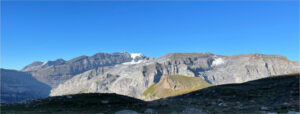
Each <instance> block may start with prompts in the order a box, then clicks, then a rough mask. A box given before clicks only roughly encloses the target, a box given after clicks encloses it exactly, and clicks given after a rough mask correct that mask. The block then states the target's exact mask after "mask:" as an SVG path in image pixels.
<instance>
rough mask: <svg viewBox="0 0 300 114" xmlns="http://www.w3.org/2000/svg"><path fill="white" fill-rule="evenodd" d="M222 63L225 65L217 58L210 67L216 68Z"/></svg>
mask: <svg viewBox="0 0 300 114" xmlns="http://www.w3.org/2000/svg"><path fill="white" fill-rule="evenodd" d="M224 63H225V61H224V60H223V59H222V58H217V59H215V60H214V61H213V62H212V66H218V65H221V64H224Z"/></svg>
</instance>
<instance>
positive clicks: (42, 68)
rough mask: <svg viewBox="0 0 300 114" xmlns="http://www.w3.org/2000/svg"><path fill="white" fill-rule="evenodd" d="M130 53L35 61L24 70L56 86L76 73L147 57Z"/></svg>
mask: <svg viewBox="0 0 300 114" xmlns="http://www.w3.org/2000/svg"><path fill="white" fill-rule="evenodd" d="M132 56H133V55H132V54H129V53H126V52H124V53H112V54H108V53H97V54H95V55H93V56H91V57H88V56H80V57H77V58H74V59H71V60H69V61H65V60H63V59H58V60H55V61H48V62H44V63H41V62H34V63H32V64H30V65H28V66H26V67H25V68H24V69H23V70H22V71H25V72H29V73H31V74H32V75H33V76H34V77H35V78H37V79H38V80H40V81H42V82H44V83H46V84H48V85H50V86H51V87H56V86H57V85H59V84H61V83H63V82H65V81H66V80H68V79H70V78H72V77H73V76H74V75H77V74H80V73H83V72H85V71H88V70H91V69H94V68H97V67H105V66H114V65H117V64H121V63H125V62H136V61H139V60H140V59H145V57H144V56H142V55H138V56H136V55H134V57H132Z"/></svg>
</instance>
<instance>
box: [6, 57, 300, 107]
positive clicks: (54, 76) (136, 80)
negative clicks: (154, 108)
mask: <svg viewBox="0 0 300 114" xmlns="http://www.w3.org/2000/svg"><path fill="white" fill-rule="evenodd" d="M296 72H300V62H299V61H289V60H288V59H287V58H286V57H284V56H278V55H264V54H242V55H233V56H223V55H215V54H212V53H170V54H166V55H164V56H162V57H159V58H149V57H146V56H144V55H143V54H140V53H127V52H122V53H111V54H110V53H97V54H95V55H93V56H79V57H76V58H73V59H71V60H68V61H66V60H63V59H57V60H54V61H47V62H40V61H37V62H33V63H32V64H30V65H27V66H25V67H24V68H23V69H22V70H21V71H16V70H6V69H1V84H2V85H1V96H7V97H1V102H20V101H24V100H28V99H35V98H38V97H47V96H48V95H50V96H60V95H68V94H79V93H117V94H120V95H126V96H131V97H134V98H138V99H142V97H143V95H142V94H143V93H144V92H145V91H146V90H147V89H148V88H149V87H150V86H151V85H153V84H157V83H159V82H160V80H161V79H163V78H162V77H163V75H165V74H169V75H184V76H188V77H197V78H199V79H202V80H203V81H205V82H206V83H207V84H209V85H221V84H230V83H243V82H246V81H251V80H255V79H260V78H264V77H269V76H274V75H282V74H290V73H296ZM16 77H24V78H25V77H26V79H22V78H19V79H17V80H19V81H14V80H16ZM27 77H28V78H27ZM29 82H30V83H29ZM32 82H34V83H32ZM31 83H32V85H30V84H31ZM22 84H27V85H26V86H24V85H22ZM28 84H29V85H28ZM35 84H36V85H35ZM38 85H42V86H38ZM183 86H184V85H183ZM22 87H23V88H22ZM24 88H25V89H24ZM37 88H38V89H37ZM45 88H46V89H45ZM39 89H42V90H43V92H41V93H43V94H41V93H39V92H38V93H36V92H30V93H31V94H27V93H28V92H26V91H27V90H28V91H37V90H39ZM22 90H26V91H22ZM45 94H46V95H45ZM22 95H24V96H25V95H26V96H32V97H26V98H23V96H22Z"/></svg>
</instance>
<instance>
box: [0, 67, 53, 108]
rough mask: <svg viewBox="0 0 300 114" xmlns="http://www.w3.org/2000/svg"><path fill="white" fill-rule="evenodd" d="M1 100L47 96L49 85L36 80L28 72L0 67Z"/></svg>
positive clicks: (12, 100) (23, 99)
mask: <svg viewBox="0 0 300 114" xmlns="http://www.w3.org/2000/svg"><path fill="white" fill-rule="evenodd" d="M0 73H1V75H0V79H1V102H2V103H3V102H4V103H12V102H22V101H26V100H30V99H37V98H43V97H48V96H49V93H50V90H51V87H50V86H48V85H46V84H44V83H42V82H40V81H38V80H36V79H35V78H33V77H32V76H31V75H30V74H29V73H25V72H19V71H15V70H6V69H0Z"/></svg>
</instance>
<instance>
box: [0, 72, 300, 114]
mask: <svg viewBox="0 0 300 114" xmlns="http://www.w3.org/2000/svg"><path fill="white" fill-rule="evenodd" d="M299 78H300V76H299V74H293V75H284V76H275V77H269V78H264V79H259V80H254V81H250V82H246V83H241V84H227V85H219V86H213V87H208V88H205V89H201V90H198V91H195V92H191V93H187V94H184V95H180V96H175V97H169V98H165V99H159V100H156V101H151V102H143V101H141V100H138V99H134V98H130V97H126V96H121V95H116V94H96V93H91V94H78V95H67V96H57V97H50V98H46V99H42V100H35V101H31V102H28V103H24V104H14V105H5V104H2V105H1V111H2V113H24V112H25V111H26V113H49V112H51V113H114V112H118V111H127V112H132V111H135V112H138V113H147V112H148V113H151V112H152V113H158V114H165V113H179V114H181V113H182V114H186V113H192V114H202V113H209V114H210V113H267V112H277V113H287V112H299ZM128 110H132V111H128Z"/></svg>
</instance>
